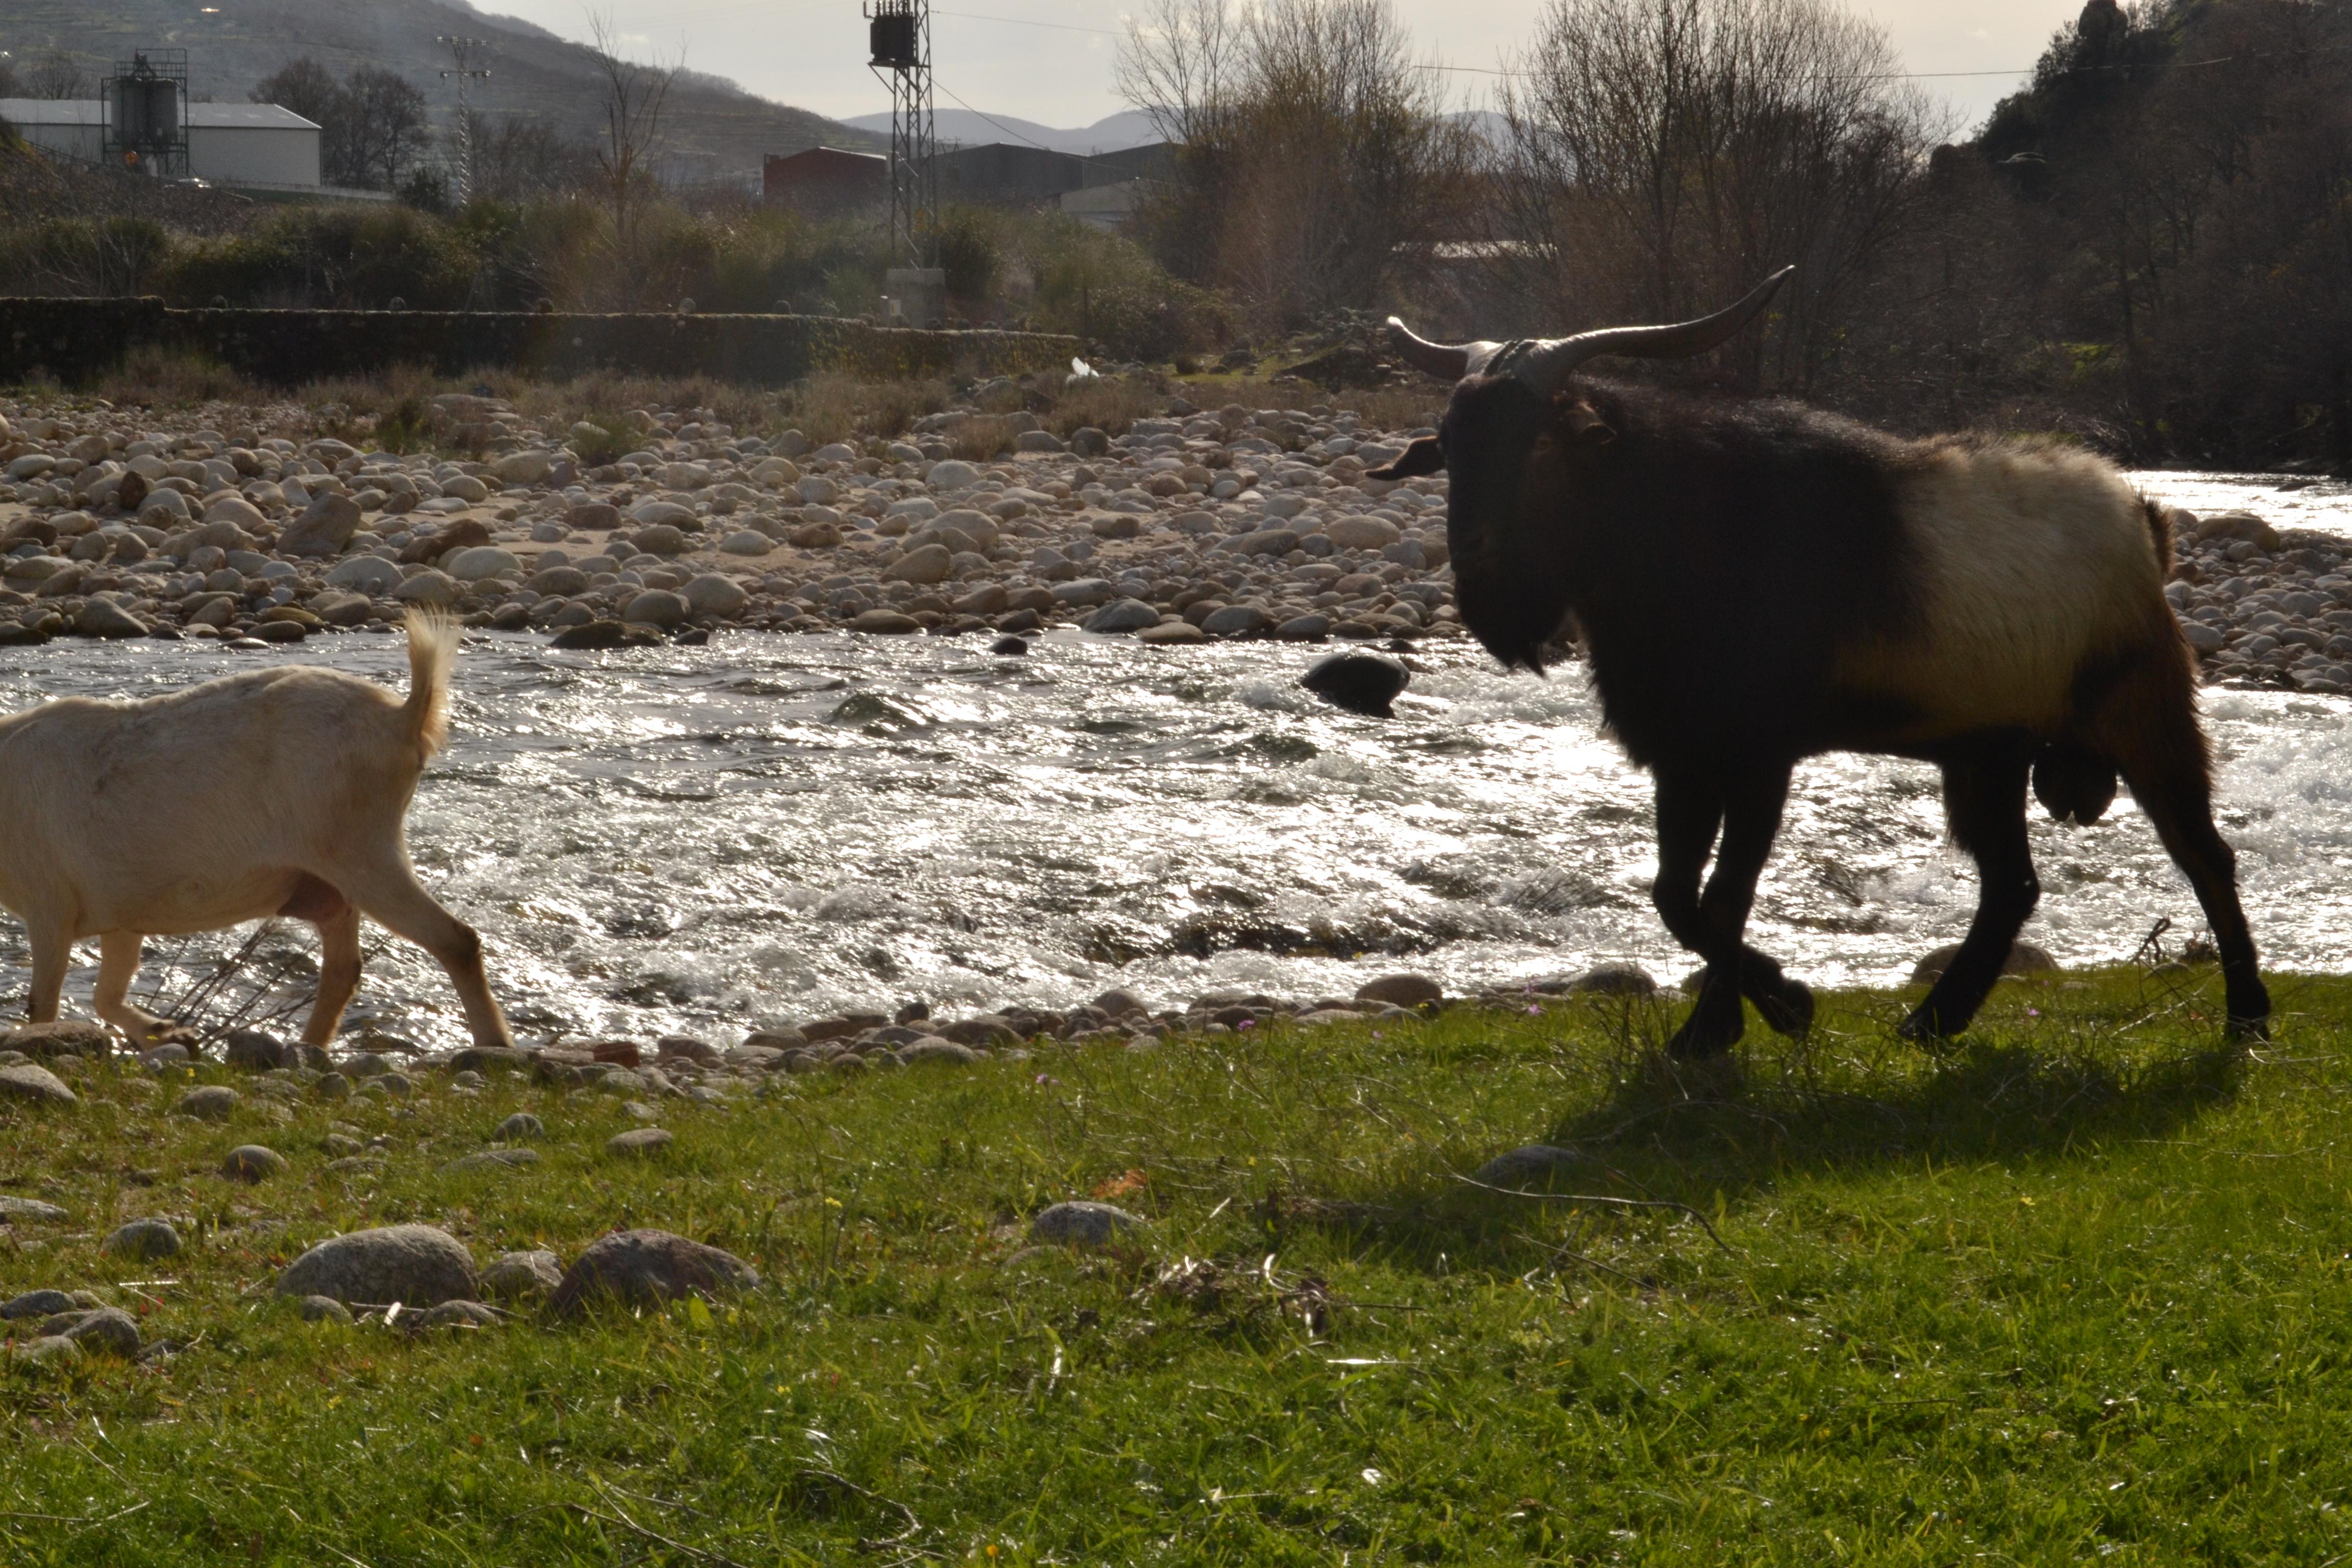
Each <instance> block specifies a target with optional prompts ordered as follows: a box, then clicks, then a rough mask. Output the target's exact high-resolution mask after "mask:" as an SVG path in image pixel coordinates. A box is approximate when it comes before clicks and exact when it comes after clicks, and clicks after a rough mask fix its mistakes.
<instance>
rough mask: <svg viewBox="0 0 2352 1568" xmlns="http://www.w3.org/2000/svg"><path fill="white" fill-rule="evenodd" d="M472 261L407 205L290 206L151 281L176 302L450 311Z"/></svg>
mask: <svg viewBox="0 0 2352 1568" xmlns="http://www.w3.org/2000/svg"><path fill="white" fill-rule="evenodd" d="M476 268H477V258H476V256H475V252H474V250H473V247H471V246H469V245H467V243H466V242H465V240H464V238H463V237H461V236H460V235H459V233H458V232H457V230H455V229H453V228H452V227H451V226H449V225H447V224H445V223H441V222H438V221H436V220H435V219H434V218H432V217H430V216H426V215H425V214H424V213H420V212H416V211H415V210H414V209H412V208H408V207H398V206H394V207H366V208H357V207H347V206H333V207H323V206H322V207H289V208H288V209H287V210H286V211H284V212H282V213H280V214H278V215H277V216H274V217H272V218H271V219H269V221H268V222H267V223H265V224H263V225H262V226H260V227H259V228H257V229H256V230H254V231H253V232H252V233H250V234H244V235H238V236H236V237H231V238H226V239H218V240H207V241H199V242H197V243H196V244H194V245H192V246H190V247H187V248H186V249H185V250H184V251H182V252H180V253H179V254H178V255H177V256H175V257H174V258H173V261H172V263H171V265H170V266H168V267H167V268H165V269H164V270H163V275H162V277H161V278H160V279H158V281H159V282H160V283H161V285H162V292H163V295H164V297H165V299H167V300H169V301H170V302H172V303H173V304H175V305H184V306H202V305H209V304H211V303H212V302H213V301H214V300H215V299H226V300H228V301H229V302H230V303H232V304H236V305H254V306H273V305H274V306H291V307H310V308H313V309H326V310H383V309H385V308H387V307H388V306H390V305H391V303H392V301H393V300H402V301H404V303H405V304H406V305H407V307H408V308H409V309H410V310H457V309H461V308H463V307H464V306H465V305H466V304H467V302H468V299H467V297H468V295H469V293H470V292H471V290H472V288H473V283H474V275H475V271H476Z"/></svg>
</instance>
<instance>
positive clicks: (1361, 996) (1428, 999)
mask: <svg viewBox="0 0 2352 1568" xmlns="http://www.w3.org/2000/svg"><path fill="white" fill-rule="evenodd" d="M1444 996H1445V991H1444V987H1443V986H1441V985H1439V984H1437V982H1436V981H1434V980H1432V979H1430V978H1429V977H1428V976H1427V975H1425V974H1383V975H1381V977H1380V978H1379V979H1377V980H1368V981H1366V982H1365V983H1364V984H1361V985H1359V986H1357V987H1356V1000H1357V1001H1359V1002H1379V1003H1381V1004H1383V1005H1387V1006H1391V1007H1425V1006H1427V1005H1429V1004H1431V1003H1433V1002H1438V1001H1443V1000H1444Z"/></svg>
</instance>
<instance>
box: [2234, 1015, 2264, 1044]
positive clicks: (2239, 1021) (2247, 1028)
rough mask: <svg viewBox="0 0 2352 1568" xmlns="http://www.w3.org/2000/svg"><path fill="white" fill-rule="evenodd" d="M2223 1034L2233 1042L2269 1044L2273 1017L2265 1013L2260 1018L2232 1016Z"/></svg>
mask: <svg viewBox="0 0 2352 1568" xmlns="http://www.w3.org/2000/svg"><path fill="white" fill-rule="evenodd" d="M2222 1032H2223V1033H2224V1034H2225V1035H2226V1036H2227V1037H2229V1038H2230V1039H2232V1040H2244V1041H2247V1042H2249V1043H2252V1044H2267V1043H2268V1042H2269V1040H2270V1037H2271V1016H2270V1015H2269V1014H2268V1013H2264V1014H2263V1015H2262V1016H2259V1017H2249V1018H2241V1017H2239V1016H2236V1015H2234V1014H2232V1015H2231V1018H2230V1021H2229V1023H2228V1024H2226V1025H2225V1026H2223V1031H2222Z"/></svg>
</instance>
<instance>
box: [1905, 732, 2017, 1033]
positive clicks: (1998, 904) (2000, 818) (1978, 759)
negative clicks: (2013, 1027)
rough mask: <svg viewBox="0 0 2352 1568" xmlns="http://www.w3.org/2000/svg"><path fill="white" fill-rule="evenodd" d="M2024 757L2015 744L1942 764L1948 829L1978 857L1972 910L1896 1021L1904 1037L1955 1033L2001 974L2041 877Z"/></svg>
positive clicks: (1980, 1004)
mask: <svg viewBox="0 0 2352 1568" xmlns="http://www.w3.org/2000/svg"><path fill="white" fill-rule="evenodd" d="M2030 766H2031V759H2030V758H2029V757H2028V756H2027V755H2026V754H2025V753H2024V752H2021V751H2017V750H2011V749H2001V750H1997V751H1987V752H1979V753H1977V754H1975V755H1972V756H1969V757H1967V758H1965V759H1961V760H1957V761H1953V762H1948V763H1945V765H1944V811H1945V815H1946V816H1948V817H1949V818H1950V820H1951V825H1952V837H1953V838H1954V839H1955V840H1957V841H1958V844H1959V846H1960V847H1961V848H1963V849H1965V850H1967V851H1968V852H1969V856H1970V857H1971V858H1974V859H1975V861H1976V863H1977V874H1978V877H1979V881H1980V883H1981V886H1980V887H1979V890H1978V894H1977V912H1976V918H1975V919H1974V920H1972V921H1969V934H1968V936H1967V937H1966V938H1965V939H1964V940H1963V941H1962V942H1961V943H1960V951H1959V952H1958V955H1957V956H1955V957H1954V958H1953V960H1952V962H1951V965H1950V967H1948V968H1947V969H1946V970H1945V971H1944V973H1943V974H1942V975H1941V976H1940V977H1938V978H1937V981H1936V984H1934V985H1933V986H1932V987H1930V988H1929V989H1928V992H1927V999H1926V1000H1925V1001H1923V1002H1921V1003H1920V1004H1919V1006H1918V1008H1917V1010H1916V1011H1915V1012H1914V1013H1913V1014H1912V1015H1911V1016H1910V1017H1908V1018H1906V1019H1905V1020H1904V1021H1903V1034H1904V1035H1905V1036H1906V1037H1907V1038H1910V1039H1914V1040H1925V1039H1942V1038H1946V1037H1950V1036H1953V1035H1957V1034H1958V1033H1959V1032H1960V1031H1961V1030H1962V1029H1965V1028H1967V1027H1968V1026H1969V1019H1971V1018H1973V1017H1975V1016H1977V1009H1978V1008H1979V1007H1981V1006H1983V1005H1984V999H1985V997H1986V996H1988V995H1990V994H1991V992H1992V988H1993V984H1994V983H1995V982H1997V981H1998V980H2000V972H2001V967H2002V966H2003V965H2004V964H2006V963H2008V962H2009V952H2010V948H2011V945H2013V944H2014V943H2015V942H2016V941H2017V933H2018V931H2019V930H2020V929H2021V927H2023V926H2024V924H2025V920H2026V917H2027V916H2028V915H2031V914H2032V912H2033V906H2034V905H2035V904H2037V903H2039V902H2040V901H2041V899H2042V884H2041V883H2040V882H2039V881H2038V880H2036V879H2035V878H2034V875H2033V853H2032V848H2031V847H2029V846H2028V844H2027V843H2026V838H2025V784H2026V775H2027V773H2028V770H2029V768H2030Z"/></svg>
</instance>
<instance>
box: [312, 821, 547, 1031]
mask: <svg viewBox="0 0 2352 1568" xmlns="http://www.w3.org/2000/svg"><path fill="white" fill-rule="evenodd" d="M333 880H334V883H335V886H337V887H338V888H341V889H342V893H343V897H345V898H347V899H349V900H351V901H352V903H354V904H356V905H358V906H359V908H360V910H362V912H363V913H365V914H366V915H368V916H369V917H370V918H371V919H373V920H374V921H376V923H378V924H379V925H381V926H383V928H384V929H385V930H387V931H391V932H392V933H393V934H394V935H395V936H404V937H406V938H407V939H408V940H409V941H411V942H415V944H416V945H417V946H419V947H421V948H423V949H424V950H425V952H429V953H431V954H432V955H433V956H434V958H435V959H436V961H437V962H438V963H440V965H441V967H442V968H444V969H446V970H447V971H448V972H449V979H450V981H451V983H452V984H455V985H456V986H457V999H458V1001H460V1002H462V1003H464V1004H465V1007H466V1026H467V1028H468V1029H470V1030H471V1031H472V1032H473V1036H474V1043H475V1044H476V1045H478V1046H512V1045H513V1044H514V1037H513V1036H512V1035H509V1033H507V1021H506V1016H505V1015H504V1014H502V1013H500V1012H499V1004H498V999H497V998H496V997H494V996H492V995H491V994H490V982H489V977H488V975H486V974H485V973H483V972H482V939H481V937H480V936H479V935H478V934H477V933H476V931H475V930H474V928H473V927H472V926H469V925H467V923H466V922H465V921H461V920H459V919H458V918H457V916H455V915H453V914H451V913H450V912H449V911H448V910H445V909H443V908H442V907H441V906H440V905H439V904H437V903H436V902H434V901H433V895H432V894H430V893H428V892H426V891H425V889H423V888H421V887H418V886H417V884H416V875H415V872H413V871H411V870H410V869H409V868H407V867H406V866H404V865H397V864H395V865H389V866H385V865H374V866H366V867H362V868H353V869H351V870H348V871H343V870H339V871H338V873H337V874H336V876H335V877H334V879H333Z"/></svg>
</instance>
